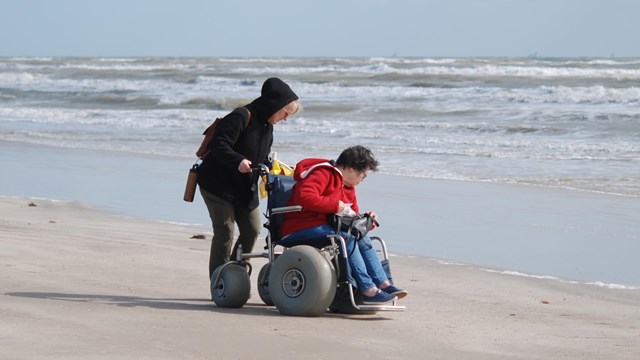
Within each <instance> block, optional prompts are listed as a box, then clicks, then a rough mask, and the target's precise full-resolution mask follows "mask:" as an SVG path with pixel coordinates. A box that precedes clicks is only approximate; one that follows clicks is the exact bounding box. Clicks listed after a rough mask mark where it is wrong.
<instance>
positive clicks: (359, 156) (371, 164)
mask: <svg viewBox="0 0 640 360" xmlns="http://www.w3.org/2000/svg"><path fill="white" fill-rule="evenodd" d="M336 166H341V167H345V168H351V169H354V170H357V171H376V170H378V160H376V158H375V157H374V156H373V153H372V152H371V150H369V149H367V148H366V147H364V146H360V145H355V146H352V147H349V148H346V149H345V150H344V151H342V153H341V154H340V156H338V160H336Z"/></svg>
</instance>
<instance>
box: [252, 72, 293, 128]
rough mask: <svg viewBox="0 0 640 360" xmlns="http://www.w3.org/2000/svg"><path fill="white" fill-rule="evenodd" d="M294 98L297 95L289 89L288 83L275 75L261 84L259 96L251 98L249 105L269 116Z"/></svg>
mask: <svg viewBox="0 0 640 360" xmlns="http://www.w3.org/2000/svg"><path fill="white" fill-rule="evenodd" d="M294 100H298V95H296V93H294V92H293V90H291V88H290V87H289V85H287V84H286V83H285V82H284V81H282V80H280V79H278V78H276V77H272V78H269V79H267V80H266V81H265V82H264V84H262V91H261V93H260V97H259V98H257V99H255V100H253V102H252V103H251V105H252V107H254V108H255V109H256V110H258V111H259V112H260V114H262V115H263V116H264V117H265V118H269V117H271V115H273V114H274V113H275V112H276V111H278V110H280V109H282V108H283V107H284V106H285V105H287V104H288V103H290V102H292V101H294Z"/></svg>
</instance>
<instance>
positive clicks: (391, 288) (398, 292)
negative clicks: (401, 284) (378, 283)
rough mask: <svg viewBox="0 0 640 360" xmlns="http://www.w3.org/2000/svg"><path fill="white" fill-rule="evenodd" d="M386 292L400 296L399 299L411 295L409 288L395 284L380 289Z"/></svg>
mask: <svg viewBox="0 0 640 360" xmlns="http://www.w3.org/2000/svg"><path fill="white" fill-rule="evenodd" d="M380 290H382V291H384V292H386V293H387V294H389V295H395V296H397V297H398V299H402V298H404V297H405V296H407V295H409V293H408V292H407V290H405V289H398V288H397V287H395V286H393V285H389V286H387V287H386V288H384V289H380Z"/></svg>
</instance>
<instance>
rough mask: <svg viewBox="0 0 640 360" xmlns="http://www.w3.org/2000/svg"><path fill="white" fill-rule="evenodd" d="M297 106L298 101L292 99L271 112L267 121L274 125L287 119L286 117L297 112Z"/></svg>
mask: <svg viewBox="0 0 640 360" xmlns="http://www.w3.org/2000/svg"><path fill="white" fill-rule="evenodd" d="M298 107H299V105H298V102H297V101H292V102H290V103H288V104H287V105H285V106H284V107H283V108H282V109H280V110H278V111H276V112H275V113H273V115H271V117H270V118H269V120H267V121H269V123H270V124H271V125H275V124H277V123H279V122H280V121H287V119H289V116H291V115H295V113H297V112H298Z"/></svg>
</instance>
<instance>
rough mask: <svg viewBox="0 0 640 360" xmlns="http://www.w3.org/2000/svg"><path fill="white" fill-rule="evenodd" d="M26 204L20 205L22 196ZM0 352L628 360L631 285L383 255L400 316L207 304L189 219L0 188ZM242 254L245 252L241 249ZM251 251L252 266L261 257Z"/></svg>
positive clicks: (639, 336) (633, 349)
mask: <svg viewBox="0 0 640 360" xmlns="http://www.w3.org/2000/svg"><path fill="white" fill-rule="evenodd" d="M30 204H31V205H35V206H29V205H30ZM0 232H1V234H2V241H1V242H0V266H1V268H2V271H1V272H0V289H1V291H0V318H1V319H2V322H0V348H1V349H2V358H3V359H45V358H46V359H151V358H154V359H178V358H180V359H213V358H216V359H251V358H261V359H300V358H304V359H308V358H314V359H348V358H355V357H363V356H365V357H368V358H374V359H397V358H408V359H419V358H420V359H424V358H429V359H636V358H637V356H638V353H640V291H638V290H633V289H611V288H605V287H598V286H594V285H585V284H577V283H568V282H561V281H558V280H553V279H536V278H531V277H522V276H512V275H506V274H503V273H499V272H491V271H484V270H481V269H479V268H477V267H473V266H469V265H447V264H442V263H441V262H439V261H436V260H434V259H431V258H427V257H419V256H408V255H396V256H393V257H392V269H393V272H394V278H396V279H397V281H398V282H399V283H401V284H402V285H403V286H406V287H407V288H408V289H409V290H410V295H409V296H408V297H407V298H405V299H403V300H402V302H401V303H402V305H405V306H406V307H407V309H406V311H404V312H390V313H384V312H380V313H378V314H376V315H368V316H355V315H339V314H332V313H326V314H325V315H323V316H321V317H318V318H295V317H287V316H283V315H281V314H279V313H278V311H277V310H276V309H275V308H274V307H269V306H265V305H263V304H262V302H261V301H260V298H259V296H258V295H257V291H256V289H255V277H256V276H257V270H254V273H253V275H252V296H251V298H250V299H249V302H248V303H247V305H246V306H244V307H243V308H240V309H222V308H218V307H216V306H215V305H214V304H213V303H212V302H211V301H209V289H208V282H207V278H206V263H207V258H208V248H209V240H208V239H209V238H210V233H206V232H205V233H204V234H205V235H206V237H207V240H202V239H194V238H191V237H192V236H193V235H195V234H200V233H202V228H200V227H192V226H185V225H173V224H169V223H166V222H164V223H163V222H152V221H142V220H137V219H132V218H126V217H123V216H120V215H114V214H109V213H105V212H102V211H97V210H95V209H91V208H87V207H86V206H84V205H81V204H79V203H74V202H55V201H45V200H39V199H29V198H23V197H0ZM254 260H255V259H254ZM257 260H258V261H254V262H255V263H254V269H259V267H260V266H261V262H260V260H259V259H257Z"/></svg>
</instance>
